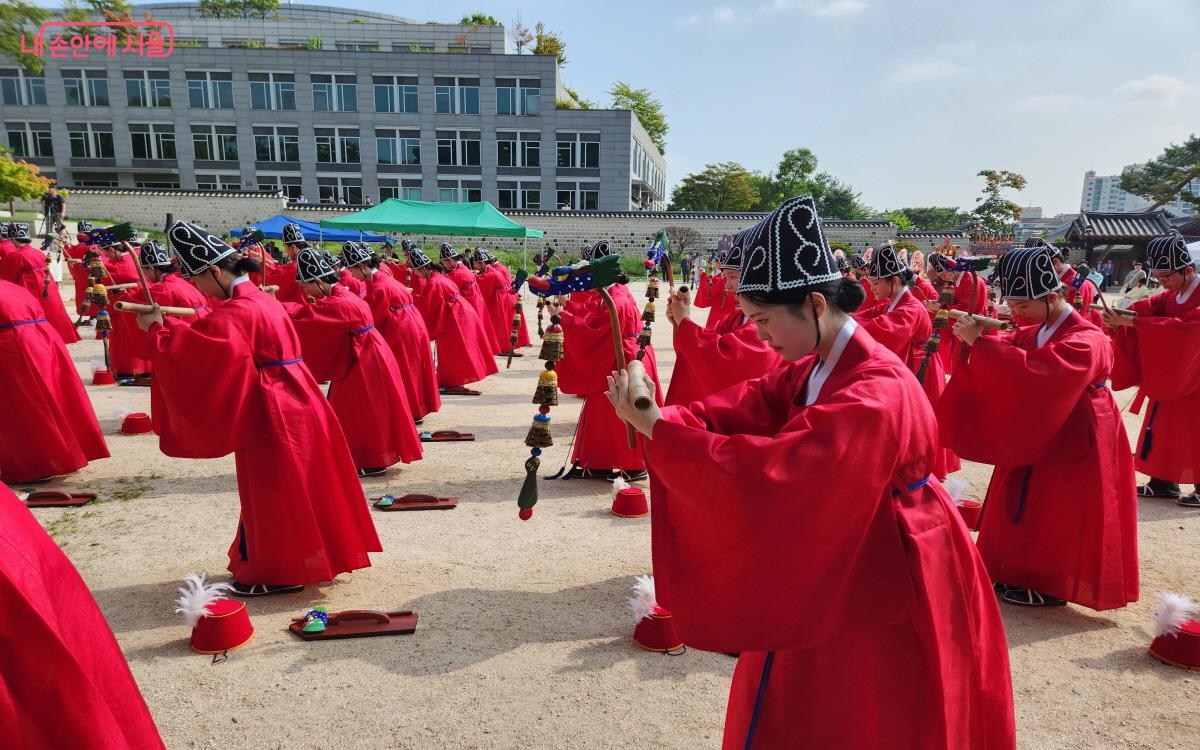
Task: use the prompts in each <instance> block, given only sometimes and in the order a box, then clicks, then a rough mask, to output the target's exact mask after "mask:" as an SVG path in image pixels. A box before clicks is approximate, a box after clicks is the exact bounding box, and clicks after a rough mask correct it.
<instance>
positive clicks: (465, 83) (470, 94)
mask: <svg viewBox="0 0 1200 750" xmlns="http://www.w3.org/2000/svg"><path fill="white" fill-rule="evenodd" d="M433 82H434V97H433V98H434V101H435V102H436V104H437V113H438V114H439V115H477V114H479V79H478V78H434V79H433Z"/></svg>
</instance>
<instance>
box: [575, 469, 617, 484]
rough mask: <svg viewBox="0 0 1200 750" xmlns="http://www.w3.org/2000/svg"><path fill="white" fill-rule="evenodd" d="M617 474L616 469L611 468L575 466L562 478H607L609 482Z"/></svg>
mask: <svg viewBox="0 0 1200 750" xmlns="http://www.w3.org/2000/svg"><path fill="white" fill-rule="evenodd" d="M617 476H618V473H617V472H616V471H614V470H613V469H584V468H583V467H580V466H576V467H575V468H574V469H571V471H570V472H569V473H568V474H567V476H565V477H563V478H564V479H605V480H608V481H610V482H611V481H612V480H614V479H616V478H617Z"/></svg>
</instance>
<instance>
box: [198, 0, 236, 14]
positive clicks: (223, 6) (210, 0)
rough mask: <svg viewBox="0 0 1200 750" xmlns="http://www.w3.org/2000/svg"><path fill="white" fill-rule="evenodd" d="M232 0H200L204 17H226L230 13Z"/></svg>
mask: <svg viewBox="0 0 1200 750" xmlns="http://www.w3.org/2000/svg"><path fill="white" fill-rule="evenodd" d="M229 5H230V0H200V15H201V16H202V17H204V18H224V17H225V16H227V15H229Z"/></svg>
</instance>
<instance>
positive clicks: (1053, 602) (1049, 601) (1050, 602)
mask: <svg viewBox="0 0 1200 750" xmlns="http://www.w3.org/2000/svg"><path fill="white" fill-rule="evenodd" d="M1000 599H1001V600H1002V601H1005V602H1007V603H1009V604H1015V605H1017V606H1018V607H1061V606H1063V605H1064V604H1066V603H1067V601H1066V600H1065V599H1058V598H1056V597H1053V596H1047V595H1046V594H1042V593H1039V592H1037V591H1034V590H1033V589H1023V588H1021V587H1020V586H1010V587H1009V588H1008V590H1007V591H1005V592H1004V593H1003V594H1001V595H1000Z"/></svg>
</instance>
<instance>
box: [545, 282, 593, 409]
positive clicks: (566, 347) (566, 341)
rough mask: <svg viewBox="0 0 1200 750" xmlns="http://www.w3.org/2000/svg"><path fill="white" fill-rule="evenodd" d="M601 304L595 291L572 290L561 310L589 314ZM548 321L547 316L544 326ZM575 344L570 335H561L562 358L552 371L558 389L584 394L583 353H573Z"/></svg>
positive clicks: (587, 379)
mask: <svg viewBox="0 0 1200 750" xmlns="http://www.w3.org/2000/svg"><path fill="white" fill-rule="evenodd" d="M600 305H602V303H601V301H600V296H599V295H598V294H596V293H595V292H591V291H588V292H573V293H572V294H571V295H570V296H568V297H567V304H565V305H563V312H567V313H571V314H572V315H576V316H586V315H589V314H591V313H590V311H591V309H592V308H593V307H596V306H600ZM549 325H550V321H549V318H547V321H546V326H547V327H549ZM575 348H576V344H575V343H574V342H573V341H572V340H571V337H569V336H564V337H563V358H562V359H561V360H560V361H559V362H558V363H557V365H555V369H554V371H555V372H556V373H558V391H559V393H565V394H567V395H569V396H583V395H586V394H585V393H584V391H583V389H584V388H585V387H587V384H588V382H589V376H588V374H587V373H585V372H584V371H583V368H582V367H581V366H580V364H579V363H580V362H581V361H583V359H584V355H582V354H574V351H575Z"/></svg>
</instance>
